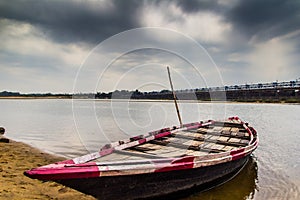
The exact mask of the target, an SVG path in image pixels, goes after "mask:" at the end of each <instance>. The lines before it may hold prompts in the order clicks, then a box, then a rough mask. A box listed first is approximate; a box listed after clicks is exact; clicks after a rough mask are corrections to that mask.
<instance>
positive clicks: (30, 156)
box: [0, 140, 95, 200]
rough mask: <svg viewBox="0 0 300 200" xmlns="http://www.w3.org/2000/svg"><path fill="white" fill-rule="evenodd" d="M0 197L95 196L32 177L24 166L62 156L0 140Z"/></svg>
mask: <svg viewBox="0 0 300 200" xmlns="http://www.w3.org/2000/svg"><path fill="white" fill-rule="evenodd" d="M0 151H1V153H0V163H1V164H0V174H1V175H0V183H1V184H0V186H1V187H0V199H81V200H91V199H95V198H93V197H92V196H89V195H86V194H82V193H80V192H78V191H76V190H73V189H71V188H68V187H65V186H63V185H60V184H58V183H55V182H43V181H39V180H33V179H30V178H28V177H26V176H24V175H23V172H24V171H25V170H28V169H31V168H34V167H37V166H42V165H45V164H50V163H53V162H56V161H60V160H63V159H64V158H62V157H56V156H53V155H50V154H47V153H44V152H41V151H39V150H38V149H35V148H33V147H31V146H29V145H26V144H24V143H21V142H15V141H12V140H10V141H9V143H3V142H0Z"/></svg>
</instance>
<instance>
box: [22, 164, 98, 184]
mask: <svg viewBox="0 0 300 200" xmlns="http://www.w3.org/2000/svg"><path fill="white" fill-rule="evenodd" d="M25 175H27V176H29V177H31V178H36V179H40V180H60V179H74V178H91V177H99V176H100V171H99V169H98V167H97V165H96V163H88V164H80V165H69V166H68V167H66V166H64V165H61V167H59V166H57V167H55V165H54V166H51V167H39V168H35V169H32V170H29V171H26V172H25Z"/></svg>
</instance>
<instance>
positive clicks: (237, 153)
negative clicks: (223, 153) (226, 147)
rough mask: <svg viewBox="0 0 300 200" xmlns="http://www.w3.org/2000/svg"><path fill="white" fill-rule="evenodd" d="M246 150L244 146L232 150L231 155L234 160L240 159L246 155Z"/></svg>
mask: <svg viewBox="0 0 300 200" xmlns="http://www.w3.org/2000/svg"><path fill="white" fill-rule="evenodd" d="M244 151H245V149H244V148H242V149H237V150H233V151H230V155H231V156H232V160H238V159H240V158H242V157H244V156H245V155H246V153H245V152H244Z"/></svg>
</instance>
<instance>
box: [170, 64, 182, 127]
mask: <svg viewBox="0 0 300 200" xmlns="http://www.w3.org/2000/svg"><path fill="white" fill-rule="evenodd" d="M167 70H168V75H169V81H170V85H171V89H172V94H173V99H174V103H175V107H176V111H177V117H178V120H179V123H180V127H182V126H183V125H182V120H181V116H180V112H179V108H178V104H177V100H176V94H175V91H174V88H173V83H172V80H171V74H170V69H169V66H167Z"/></svg>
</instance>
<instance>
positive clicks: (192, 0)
mask: <svg viewBox="0 0 300 200" xmlns="http://www.w3.org/2000/svg"><path fill="white" fill-rule="evenodd" d="M177 5H178V6H180V7H181V8H182V10H184V11H185V12H197V11H199V10H219V4H218V3H217V1H211V0H188V1H187V0H178V1H177Z"/></svg>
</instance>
